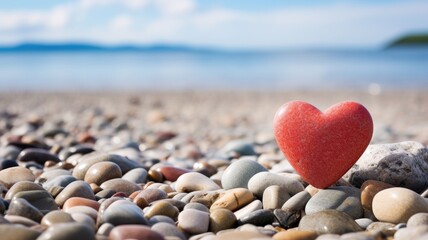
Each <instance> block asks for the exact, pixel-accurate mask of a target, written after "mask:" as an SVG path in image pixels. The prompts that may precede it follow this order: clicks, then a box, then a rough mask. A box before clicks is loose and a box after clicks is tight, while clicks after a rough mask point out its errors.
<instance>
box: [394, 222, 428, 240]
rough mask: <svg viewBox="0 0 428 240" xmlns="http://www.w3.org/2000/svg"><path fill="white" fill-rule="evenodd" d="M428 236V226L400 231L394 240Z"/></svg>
mask: <svg viewBox="0 0 428 240" xmlns="http://www.w3.org/2000/svg"><path fill="white" fill-rule="evenodd" d="M426 234H428V225H422V226H416V227H412V228H401V229H398V230H397V232H396V233H395V234H394V240H409V239H416V238H419V237H422V236H423V235H426Z"/></svg>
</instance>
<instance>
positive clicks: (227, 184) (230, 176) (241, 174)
mask: <svg viewBox="0 0 428 240" xmlns="http://www.w3.org/2000/svg"><path fill="white" fill-rule="evenodd" d="M266 171H267V169H266V168H265V167H263V166H262V165H261V164H259V163H258V162H256V161H254V160H250V159H240V160H237V161H235V162H233V163H232V164H230V165H229V166H228V167H227V168H226V170H225V171H224V173H223V175H222V177H221V185H222V187H223V188H224V189H226V190H228V189H233V188H248V181H249V180H250V178H252V177H253V176H254V175H255V174H257V173H260V172H266ZM263 190H264V189H263ZM261 194H263V192H262V193H261ZM261 194H260V196H261Z"/></svg>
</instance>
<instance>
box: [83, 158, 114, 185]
mask: <svg viewBox="0 0 428 240" xmlns="http://www.w3.org/2000/svg"><path fill="white" fill-rule="evenodd" d="M121 177H122V171H121V170H120V167H119V166H118V165H117V164H116V163H114V162H98V163H95V164H94V165H92V166H91V167H90V168H89V169H88V170H87V171H86V174H85V182H87V183H95V184H97V185H101V184H102V183H103V182H105V181H107V180H110V179H114V178H121Z"/></svg>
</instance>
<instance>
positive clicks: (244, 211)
mask: <svg viewBox="0 0 428 240" xmlns="http://www.w3.org/2000/svg"><path fill="white" fill-rule="evenodd" d="M262 208H263V204H262V202H261V201H260V200H258V199H256V200H254V201H252V202H250V203H249V204H247V205H245V206H244V207H242V208H240V209H239V210H237V211H235V212H234V214H235V216H236V219H238V220H239V219H241V218H242V217H244V216H246V215H248V214H250V213H252V212H254V211H256V210H259V209H262Z"/></svg>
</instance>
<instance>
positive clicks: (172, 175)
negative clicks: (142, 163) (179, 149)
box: [157, 166, 190, 182]
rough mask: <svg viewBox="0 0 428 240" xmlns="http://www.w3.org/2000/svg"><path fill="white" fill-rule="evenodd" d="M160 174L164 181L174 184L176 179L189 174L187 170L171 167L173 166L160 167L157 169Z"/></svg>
mask: <svg viewBox="0 0 428 240" xmlns="http://www.w3.org/2000/svg"><path fill="white" fill-rule="evenodd" d="M157 170H158V171H159V172H160V173H162V175H163V178H164V179H165V180H168V181H171V182H175V181H177V179H178V178H179V177H180V176H181V175H183V174H185V173H188V172H190V171H189V170H186V169H183V168H178V167H173V166H162V167H160V168H158V169H157Z"/></svg>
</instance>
